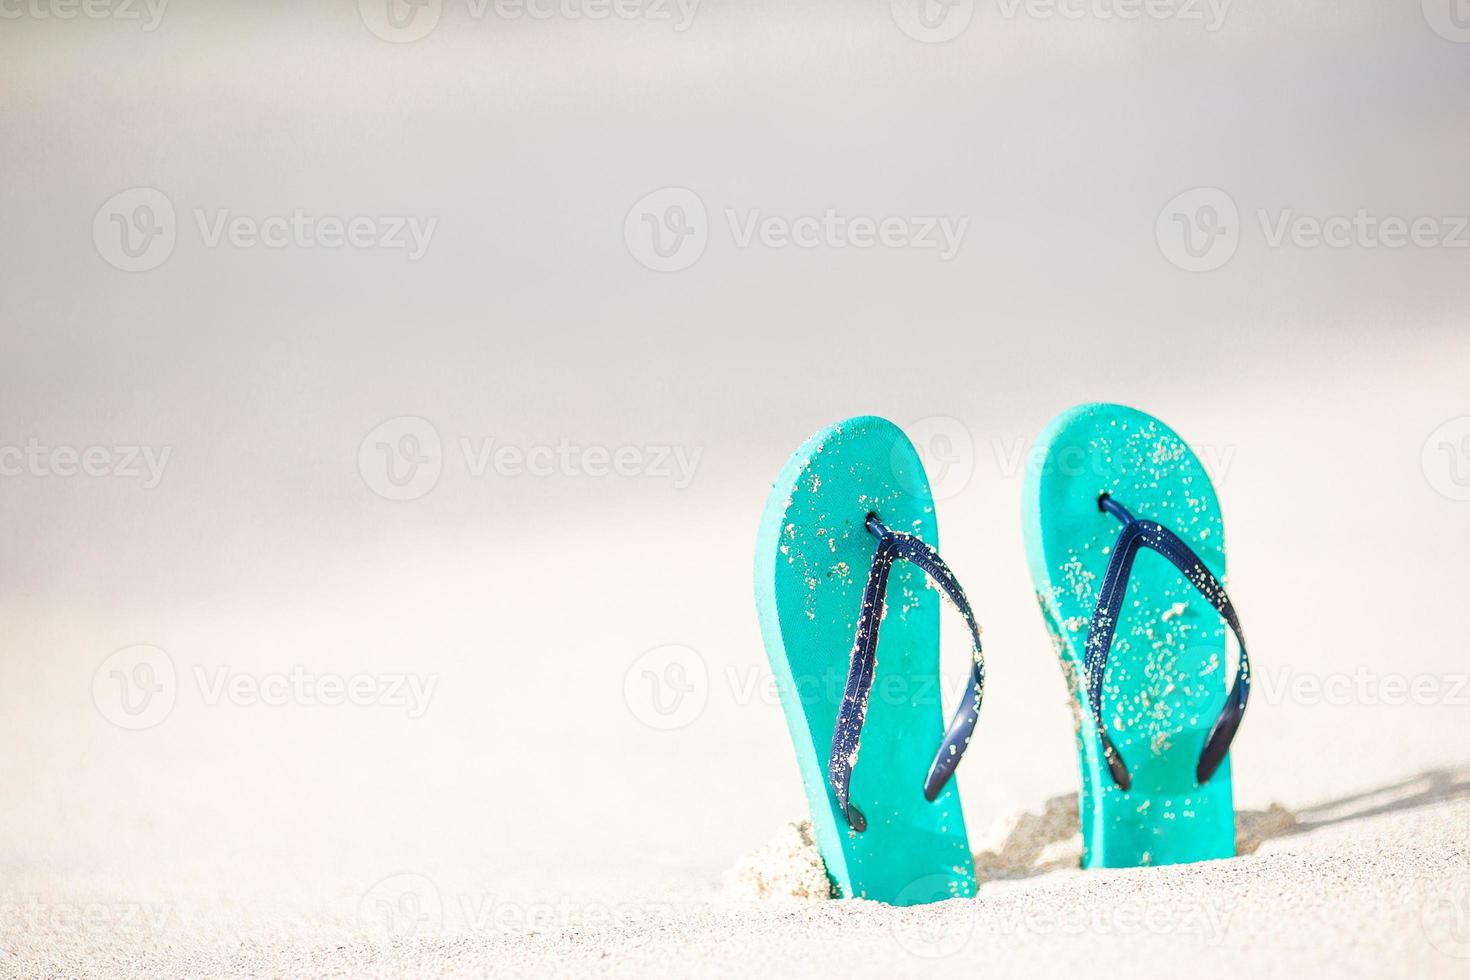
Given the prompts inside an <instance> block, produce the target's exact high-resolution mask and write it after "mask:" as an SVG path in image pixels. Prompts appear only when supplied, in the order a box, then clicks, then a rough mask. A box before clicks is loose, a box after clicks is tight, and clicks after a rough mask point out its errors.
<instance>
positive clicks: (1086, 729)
mask: <svg viewBox="0 0 1470 980" xmlns="http://www.w3.org/2000/svg"><path fill="white" fill-rule="evenodd" d="M1104 493H1108V494H1111V495H1112V496H1113V497H1114V498H1115V499H1116V500H1117V501H1118V502H1119V503H1121V504H1123V505H1124V506H1125V507H1127V508H1128V509H1129V510H1131V511H1132V512H1133V514H1134V515H1135V516H1137V517H1140V518H1147V519H1149V520H1153V521H1157V522H1158V523H1160V524H1163V525H1164V526H1165V527H1168V528H1170V529H1172V530H1173V531H1174V532H1175V533H1176V534H1178V535H1179V536H1180V537H1181V538H1183V539H1184V540H1185V541H1186V542H1188V544H1189V546H1190V547H1191V548H1193V549H1194V550H1195V551H1196V552H1197V553H1198V555H1199V556H1200V558H1202V559H1203V560H1204V562H1205V564H1206V565H1207V566H1208V567H1209V569H1210V571H1212V572H1213V573H1214V574H1215V575H1216V576H1217V577H1219V578H1220V579H1222V580H1223V579H1224V574H1225V542H1224V535H1223V529H1222V524H1221V518H1220V506H1219V502H1218V500H1217V499H1216V497H1215V490H1214V487H1213V485H1212V484H1211V483H1210V478H1209V475H1208V474H1207V473H1206V471H1205V469H1204V467H1203V465H1201V463H1200V461H1199V459H1198V458H1197V457H1196V456H1195V454H1194V452H1193V451H1192V450H1191V449H1190V448H1189V447H1188V446H1187V445H1186V444H1185V443H1184V441H1183V440H1182V439H1180V438H1179V436H1177V435H1176V434H1175V433H1174V432H1173V431H1172V430H1171V429H1170V428H1169V427H1168V426H1166V425H1164V424H1163V423H1162V422H1160V421H1159V420H1158V419H1155V418H1153V417H1152V416H1150V415H1147V414H1145V413H1143V412H1140V411H1137V410H1135V409H1132V408H1126V407H1124V406H1121V405H1105V404H1090V405H1081V406H1078V407H1077V408H1074V409H1071V410H1070V411H1067V412H1065V413H1063V414H1062V415H1061V416H1059V417H1058V418H1057V419H1056V420H1055V421H1053V422H1052V424H1051V425H1050V426H1049V427H1048V428H1047V430H1046V432H1045V433H1044V434H1043V435H1042V436H1041V438H1040V439H1039V440H1038V443H1037V449H1036V452H1035V454H1034V455H1033V456H1032V458H1031V460H1030V466H1029V467H1028V469H1027V474H1026V484H1025V488H1024V490H1023V498H1024V504H1023V507H1024V515H1023V529H1024V534H1025V539H1026V555H1027V560H1028V563H1029V564H1030V567H1031V577H1032V581H1033V582H1034V584H1035V586H1036V594H1037V599H1038V601H1039V602H1040V604H1041V610H1042V615H1043V618H1044V619H1045V620H1046V624H1047V628H1048V630H1049V631H1050V633H1051V635H1052V642H1053V644H1054V646H1055V647H1056V651H1057V653H1058V655H1059V657H1060V659H1061V662H1062V670H1063V673H1064V674H1065V676H1066V679H1067V683H1068V687H1069V689H1070V691H1071V695H1072V706H1073V711H1074V720H1075V723H1076V729H1077V743H1078V760H1079V763H1080V765H1081V769H1082V791H1081V793H1080V794H1079V806H1080V810H1081V820H1082V843H1083V859H1082V863H1083V866H1084V867H1104V868H1117V867H1134V866H1137V865H1147V864H1179V863H1184V862H1189V861H1200V860H1205V859H1209V858H1224V857H1232V856H1234V854H1235V808H1234V800H1233V798H1232V793H1231V777H1230V760H1229V757H1228V756H1227V757H1226V759H1225V761H1224V762H1223V763H1222V764H1221V765H1220V767H1219V769H1218V770H1216V772H1215V773H1214V775H1213V776H1212V777H1211V778H1210V780H1209V781H1208V782H1207V783H1206V784H1205V785H1203V786H1201V785H1200V784H1199V782H1198V781H1197V779H1196V776H1195V767H1196V764H1197V762H1198V760H1199V756H1200V750H1201V748H1202V747H1203V745H1204V742H1205V738H1206V736H1207V735H1208V734H1209V730H1210V727H1211V725H1212V724H1213V723H1214V720H1215V718H1216V716H1217V715H1218V714H1219V712H1220V709H1221V707H1222V705H1223V704H1224V702H1225V698H1226V692H1227V687H1228V685H1227V660H1226V627H1225V624H1224V623H1223V622H1222V621H1221V619H1220V617H1219V615H1218V614H1217V613H1216V611H1215V610H1214V608H1212V607H1211V606H1210V604H1209V603H1208V602H1207V601H1206V600H1205V599H1204V598H1203V597H1202V596H1201V595H1200V594H1199V593H1198V592H1197V591H1196V590H1195V589H1194V587H1193V586H1191V585H1190V583H1189V582H1188V581H1187V580H1186V579H1185V578H1184V577H1183V576H1182V575H1181V574H1180V573H1179V571H1178V569H1176V568H1175V567H1174V566H1173V565H1171V564H1169V562H1168V561H1166V560H1165V559H1164V558H1163V557H1161V556H1160V555H1157V554H1154V553H1152V552H1149V551H1144V552H1141V553H1140V554H1139V556H1138V559H1137V562H1136V564H1135V565H1134V568H1133V573H1132V575H1131V577H1130V578H1129V581H1128V591H1127V596H1126V598H1125V600H1124V603H1123V611H1122V613H1121V615H1120V617H1119V622H1118V629H1117V635H1116V638H1115V639H1114V641H1113V646H1112V651H1111V654H1110V656H1109V658H1108V663H1107V673H1106V679H1105V682H1104V691H1103V722H1104V724H1105V725H1106V726H1107V729H1108V732H1109V737H1110V738H1111V739H1112V741H1113V743H1114V745H1115V746H1116V747H1117V748H1118V750H1119V752H1120V753H1121V755H1122V757H1123V761H1124V762H1125V763H1126V764H1127V767H1128V770H1129V772H1130V774H1131V775H1132V785H1131V787H1130V789H1128V790H1126V791H1125V790H1123V789H1120V788H1119V787H1118V786H1117V784H1116V783H1115V782H1114V781H1113V779H1112V777H1111V775H1110V774H1109V771H1108V767H1107V764H1106V762H1105V761H1104V760H1103V757H1102V750H1101V745H1100V740H1099V738H1098V736H1097V733H1096V731H1095V730H1094V726H1093V723H1092V720H1091V709H1090V708H1089V706H1088V703H1087V694H1086V687H1085V683H1086V681H1085V678H1086V672H1085V670H1084V669H1083V662H1084V657H1085V644H1086V641H1087V635H1088V628H1089V625H1090V623H1091V619H1092V614H1093V609H1094V606H1095V605H1096V603H1097V587H1098V586H1099V585H1100V583H1101V581H1102V579H1103V574H1104V572H1105V571H1106V569H1107V566H1108V560H1109V555H1110V553H1111V547H1112V544H1113V542H1114V540H1115V539H1116V538H1117V536H1118V532H1119V530H1120V528H1121V525H1120V524H1119V522H1118V521H1117V520H1116V519H1114V518H1113V517H1112V516H1110V515H1108V514H1106V513H1103V512H1102V511H1100V510H1099V508H1098V499H1099V496H1100V495H1101V494H1104Z"/></svg>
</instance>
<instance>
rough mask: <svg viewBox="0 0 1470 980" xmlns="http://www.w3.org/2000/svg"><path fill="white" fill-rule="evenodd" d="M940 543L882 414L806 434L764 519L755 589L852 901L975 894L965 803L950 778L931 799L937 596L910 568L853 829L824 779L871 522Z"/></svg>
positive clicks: (902, 901) (816, 805)
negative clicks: (859, 817)
mask: <svg viewBox="0 0 1470 980" xmlns="http://www.w3.org/2000/svg"><path fill="white" fill-rule="evenodd" d="M869 513H876V514H878V516H879V517H880V518H881V519H882V520H883V522H884V523H886V524H887V525H888V526H889V527H891V528H894V529H895V530H902V531H909V532H911V533H913V534H916V535H918V536H919V537H921V538H922V539H923V540H924V541H926V542H928V543H929V544H930V545H934V544H935V543H936V541H937V534H938V532H937V527H936V524H935V515H934V504H933V499H932V497H931V496H930V492H929V485H928V480H927V478H926V477H925V475H924V469H923V465H922V464H921V463H920V461H919V457H918V454H917V453H916V452H915V451H914V448H913V446H912V444H910V442H909V440H908V438H907V437H906V436H904V434H903V432H902V431H901V430H900V429H899V428H898V427H897V426H895V425H893V424H892V423H891V422H888V421H886V420H884V419H880V418H875V417H871V416H868V417H861V418H854V419H849V420H847V421H846V422H841V423H839V424H837V425H834V426H831V427H829V428H826V429H823V430H822V431H821V432H818V433H817V434H816V435H815V436H813V437H812V438H811V439H809V440H807V442H806V443H805V444H803V445H802V446H801V448H800V449H798V450H797V451H796V454H795V455H793V456H792V457H791V460H790V461H789V462H788V463H787V464H786V466H785V468H784V469H782V471H781V473H780V476H778V477H777V479H776V482H775V484H774V486H773V487H772V490H771V496H770V498H769V501H768V503H767V505H766V510H765V514H764V516H763V517H762V519H761V527H760V533H759V538H758V542H757V546H756V563H755V593H756V607H757V610H758V612H759V615H760V624H761V633H762V636H763V637H764V640H765V646H766V652H767V654H768V655H769V657H770V661H771V670H772V672H773V673H774V675H775V678H776V685H777V689H778V690H779V691H780V695H781V705H782V708H783V709H784V710H785V713H786V722H787V725H788V727H789V728H790V730H791V740H792V742H793V744H794V745H795V746H796V757H797V762H798V764H799V766H800V769H801V778H802V783H803V784H804V786H805V788H806V794H807V801H808V803H809V804H810V807H811V814H812V824H813V827H814V831H815V837H816V841H817V846H818V848H819V850H820V851H821V854H822V859H823V860H824V861H825V862H826V865H827V873H828V875H829V876H830V877H831V879H832V881H833V884H834V885H835V886H836V889H837V893H838V895H840V896H841V897H843V898H867V899H873V900H875V901H880V902H887V903H889V904H892V905H921V904H924V903H927V902H933V901H940V900H943V899H948V898H958V897H970V896H972V895H974V893H975V872H974V865H973V863H972V860H971V856H970V848H969V842H968V839H967V838H966V836H965V823H964V816H963V814H962V813H961V810H960V801H959V795H958V793H957V791H956V788H955V783H954V781H953V780H951V781H950V782H949V783H948V784H947V785H946V786H945V787H944V788H943V789H942V790H941V791H940V793H939V795H938V796H937V797H936V798H935V800H934V801H933V802H932V803H931V802H929V801H928V800H926V799H925V798H924V791H923V790H924V776H925V773H926V772H927V771H928V769H929V765H930V763H931V762H932V761H933V756H934V752H935V750H936V749H937V748H938V747H939V745H940V744H941V743H942V742H943V740H944V732H945V724H944V717H943V711H942V706H941V703H940V684H939V594H938V593H937V592H936V591H934V590H933V589H932V588H930V587H929V586H928V583H927V581H926V580H925V576H924V573H923V572H922V571H920V570H919V569H918V568H915V567H914V566H912V565H910V564H909V563H907V562H900V563H898V564H897V565H895V566H894V568H893V571H892V577H891V579H890V581H889V590H888V603H887V613H886V615H885V617H884V618H883V621H882V625H881V626H880V628H879V632H878V664H877V672H876V675H875V677H874V681H873V687H872V692H871V695H870V699H869V702H868V713H867V716H866V719H865V720H864V723H863V732H862V741H861V745H860V749H859V753H858V754H859V756H860V758H859V761H858V762H857V764H856V765H855V767H854V769H853V777H852V784H851V794H852V802H853V803H855V804H856V805H857V806H858V808H859V809H860V810H861V811H862V812H863V813H864V814H865V815H866V817H867V829H866V830H865V831H863V832H861V833H858V832H856V831H854V830H852V829H851V828H850V827H849V826H848V823H847V820H846V818H845V817H844V815H843V814H842V813H841V812H840V811H839V810H838V808H837V801H836V798H835V796H834V795H833V793H832V791H831V789H830V787H829V785H828V781H827V765H828V761H829V757H830V754H831V749H832V734H833V728H834V726H835V723H836V719H837V713H838V708H839V706H840V704H841V701H842V693H843V688H844V684H845V681H846V679H847V671H848V660H849V654H850V652H851V650H852V645H853V634H854V631H855V630H856V628H857V620H858V616H859V613H860V611H861V606H862V594H863V586H864V583H865V581H866V579H867V574H868V567H869V565H870V564H871V562H872V560H873V554H874V552H875V550H876V546H877V543H876V541H875V540H874V538H873V536H872V535H871V534H870V533H869V532H868V531H867V530H866V528H865V526H864V524H865V521H866V519H867V516H868V514H869Z"/></svg>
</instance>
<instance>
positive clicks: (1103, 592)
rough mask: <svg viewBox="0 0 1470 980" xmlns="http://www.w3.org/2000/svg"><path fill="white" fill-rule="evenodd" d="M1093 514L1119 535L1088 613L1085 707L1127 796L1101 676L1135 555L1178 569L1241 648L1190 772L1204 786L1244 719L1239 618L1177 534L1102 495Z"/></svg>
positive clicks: (1245, 663) (1247, 682)
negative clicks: (1106, 719) (1113, 521)
mask: <svg viewBox="0 0 1470 980" xmlns="http://www.w3.org/2000/svg"><path fill="white" fill-rule="evenodd" d="M1098 509H1099V510H1103V511H1106V512H1107V513H1109V514H1112V515H1113V516H1114V517H1116V518H1117V519H1118V520H1120V521H1122V522H1123V530H1122V531H1120V532H1119V533H1118V539H1117V541H1115V542H1114V543H1113V557H1112V558H1111V559H1110V560H1109V561H1108V570H1107V572H1106V573H1105V574H1104V575H1103V581H1102V587H1101V588H1100V589H1099V590H1098V596H1097V608H1096V609H1095V610H1094V611H1093V614H1092V626H1091V627H1090V628H1089V630H1088V633H1087V651H1086V656H1085V658H1084V666H1085V668H1086V670H1087V695H1088V703H1089V704H1090V705H1091V707H1092V718H1093V721H1094V723H1095V724H1096V725H1097V735H1098V738H1099V740H1100V741H1101V742H1102V749H1103V758H1104V759H1105V760H1106V761H1107V764H1108V771H1109V772H1111V773H1112V776H1113V782H1115V783H1117V784H1118V786H1119V787H1120V788H1121V789H1124V790H1126V789H1128V787H1129V786H1130V785H1131V784H1132V781H1133V780H1132V777H1131V776H1130V775H1129V774H1128V767H1127V766H1126V765H1124V764H1123V757H1122V756H1121V755H1119V753H1118V750H1117V748H1116V747H1115V746H1114V745H1113V740H1112V739H1110V738H1109V737H1108V731H1107V726H1106V725H1104V724H1103V710H1102V693H1103V675H1104V674H1105V673H1106V671H1107V668H1108V651H1109V650H1110V649H1111V648H1112V645H1113V636H1114V635H1115V634H1116V633H1117V631H1118V616H1119V614H1120V613H1121V612H1122V610H1123V598H1124V595H1125V593H1126V592H1127V590H1128V576H1129V574H1130V573H1131V572H1132V571H1133V559H1134V558H1135V557H1136V556H1137V555H1138V552H1139V549H1141V548H1149V549H1151V550H1153V551H1156V552H1158V553H1159V554H1161V555H1163V556H1164V557H1165V558H1167V559H1168V560H1169V562H1170V563H1171V564H1173V565H1174V567H1175V568H1177V569H1179V571H1180V572H1182V573H1183V574H1184V577H1185V578H1187V579H1188V580H1189V582H1190V584H1191V585H1193V586H1194V587H1195V588H1196V589H1198V590H1199V593H1200V595H1202V596H1204V597H1205V599H1206V600H1208V601H1209V603H1210V605H1212V606H1214V607H1215V610H1216V611H1217V612H1218V613H1219V614H1220V615H1221V617H1222V618H1224V620H1225V622H1226V623H1227V624H1228V625H1229V626H1230V630H1231V632H1233V633H1234V634H1235V640H1236V642H1237V643H1238V644H1239V645H1240V668H1239V669H1238V670H1237V671H1236V672H1235V684H1234V685H1233V686H1232V687H1231V689H1230V696H1229V697H1228V698H1227V699H1226V701H1225V707H1224V708H1222V709H1221V711H1220V717H1218V718H1216V719H1215V725H1214V727H1213V728H1211V729H1210V734H1209V737H1208V738H1206V739H1205V746H1204V748H1203V749H1202V750H1201V751H1200V756H1199V764H1198V765H1197V766H1196V767H1195V778H1196V779H1198V780H1199V782H1200V784H1201V785H1203V784H1204V783H1206V782H1208V781H1209V779H1210V777H1211V776H1213V775H1214V774H1215V770H1216V769H1218V768H1219V767H1220V763H1221V762H1223V761H1224V760H1225V753H1226V752H1229V751H1230V742H1231V740H1232V739H1234V738H1235V732H1236V729H1238V728H1240V720H1241V718H1242V717H1243V716H1244V715H1245V703H1246V700H1247V699H1248V698H1249V697H1250V690H1251V664H1250V658H1249V657H1248V656H1247V655H1246V652H1245V635H1244V634H1243V633H1242V632H1241V629H1240V618H1239V617H1238V616H1236V614H1235V606H1234V605H1233V604H1232V603H1231V601H1230V596H1228V595H1227V594H1226V593H1225V586H1223V585H1221V584H1220V580H1219V579H1217V578H1215V576H1214V575H1213V574H1212V573H1211V572H1210V570H1209V569H1208V568H1206V567H1205V563H1204V561H1203V559H1201V558H1200V557H1199V555H1197V554H1195V553H1194V551H1193V549H1191V548H1190V547H1189V545H1187V544H1185V543H1184V541H1183V540H1182V539H1181V538H1180V537H1179V536H1178V535H1177V534H1175V533H1174V532H1173V531H1170V530H1169V529H1168V528H1166V527H1164V526H1163V525H1162V524H1158V523H1155V522H1154V521H1144V520H1139V519H1138V518H1135V517H1134V516H1133V515H1132V514H1130V513H1128V510H1127V508H1125V507H1124V506H1123V505H1122V504H1120V503H1118V502H1117V501H1116V500H1114V499H1113V498H1112V497H1110V496H1107V495H1106V494H1104V495H1103V496H1102V497H1101V498H1099V500H1098Z"/></svg>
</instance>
